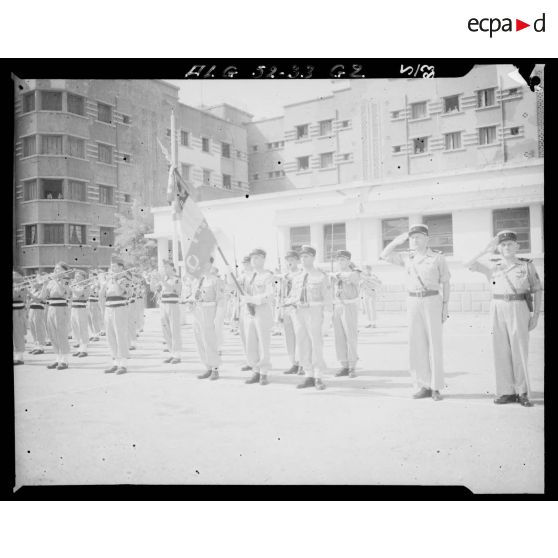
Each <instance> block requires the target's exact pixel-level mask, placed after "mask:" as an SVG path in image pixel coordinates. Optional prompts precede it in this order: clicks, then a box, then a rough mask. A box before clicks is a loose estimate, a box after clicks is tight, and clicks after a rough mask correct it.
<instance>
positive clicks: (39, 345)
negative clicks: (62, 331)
mask: <svg viewBox="0 0 558 558" xmlns="http://www.w3.org/2000/svg"><path fill="white" fill-rule="evenodd" d="M44 280H45V275H44V274H41V275H39V276H38V277H37V279H35V281H34V282H33V286H32V287H31V289H30V292H29V330H30V331H31V337H32V338H33V344H34V345H35V348H34V349H33V350H32V351H31V354H32V355H42V354H44V352H45V345H46V317H45V305H46V301H45V299H44V298H41V296H40V295H41V291H42V289H43V281H44Z"/></svg>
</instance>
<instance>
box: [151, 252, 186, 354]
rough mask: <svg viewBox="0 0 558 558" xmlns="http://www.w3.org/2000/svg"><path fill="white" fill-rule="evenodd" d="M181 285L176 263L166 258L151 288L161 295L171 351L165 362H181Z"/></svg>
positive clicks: (163, 319) (164, 327) (161, 308)
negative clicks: (175, 266) (160, 273)
mask: <svg viewBox="0 0 558 558" xmlns="http://www.w3.org/2000/svg"><path fill="white" fill-rule="evenodd" d="M181 287H182V283H181V281H180V278H179V277H177V276H176V272H175V269H174V265H173V264H172V262H171V261H169V260H165V261H164V262H163V272H162V275H161V276H159V277H158V278H156V279H155V281H154V282H153V283H152V284H151V288H152V289H153V290H156V291H157V292H158V295H159V297H160V306H159V308H160V310H161V325H162V327H163V336H164V338H165V343H166V347H167V349H168V350H169V353H170V357H169V358H167V359H165V360H164V362H165V363H171V364H178V363H179V362H180V351H181V350H182V339H181V332H180V306H179V299H180V293H181Z"/></svg>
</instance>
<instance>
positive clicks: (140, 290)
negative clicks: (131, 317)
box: [136, 278, 145, 337]
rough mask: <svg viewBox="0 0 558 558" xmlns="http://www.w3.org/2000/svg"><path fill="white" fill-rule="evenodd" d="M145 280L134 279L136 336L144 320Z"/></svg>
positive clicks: (141, 329)
mask: <svg viewBox="0 0 558 558" xmlns="http://www.w3.org/2000/svg"><path fill="white" fill-rule="evenodd" d="M144 313H145V282H144V281H143V279H141V278H138V279H137V281H136V337H137V335H138V334H139V333H140V332H141V331H143V326H144V322H145V314H144Z"/></svg>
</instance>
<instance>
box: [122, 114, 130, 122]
mask: <svg viewBox="0 0 558 558" xmlns="http://www.w3.org/2000/svg"><path fill="white" fill-rule="evenodd" d="M122 124H130V117H129V116H128V115H127V114H123V115H122Z"/></svg>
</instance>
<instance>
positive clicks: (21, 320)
mask: <svg viewBox="0 0 558 558" xmlns="http://www.w3.org/2000/svg"><path fill="white" fill-rule="evenodd" d="M12 281H13V287H12V327H13V341H14V366H18V365H20V364H23V353H24V352H25V334H26V333H27V318H26V316H25V314H26V307H25V305H26V302H27V295H28V290H27V286H26V284H24V283H23V277H22V276H21V274H19V273H18V272H17V271H13V272H12Z"/></svg>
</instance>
